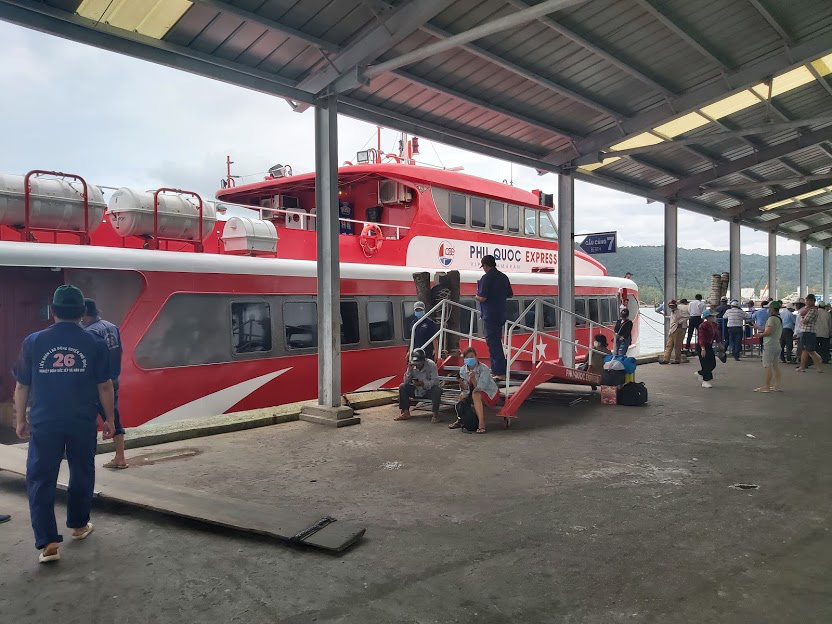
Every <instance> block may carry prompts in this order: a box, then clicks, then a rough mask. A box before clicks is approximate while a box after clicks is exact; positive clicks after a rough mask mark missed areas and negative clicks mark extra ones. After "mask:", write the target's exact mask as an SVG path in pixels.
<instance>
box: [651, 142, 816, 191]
mask: <svg viewBox="0 0 832 624" xmlns="http://www.w3.org/2000/svg"><path fill="white" fill-rule="evenodd" d="M828 139H832V127H829V128H823V129H821V130H815V131H814V132H810V133H807V134H804V135H802V136H798V137H796V138H794V139H792V140H790V141H785V142H783V143H779V144H777V145H773V146H771V147H766V148H763V149H761V150H759V151H758V152H756V153H754V154H750V155H748V156H744V157H742V158H737V159H735V160H729V161H727V162H726V163H724V164H722V165H717V166H716V167H714V168H713V169H712V170H710V171H704V172H702V173H699V174H696V175H692V176H690V177H688V178H685V179H683V180H679V181H678V182H674V183H672V184H667V185H665V186H663V187H661V188H659V189H656V190H657V192H658V193H660V194H662V195H666V196H667V197H674V196H677V195H679V194H680V193H685V192H686V191H693V190H697V189H698V188H699V187H700V186H702V185H703V184H707V183H708V182H712V181H714V180H718V179H719V178H722V177H725V176H727V175H731V174H732V173H738V172H740V171H742V170H743V169H749V168H751V167H754V166H756V165H759V164H762V163H764V162H768V161H770V160H777V159H778V158H780V157H782V156H786V155H788V154H791V153H792V152H796V151H798V150H802V149H804V148H806V147H810V146H812V145H814V144H816V143H820V142H821V141H826V140H828Z"/></svg>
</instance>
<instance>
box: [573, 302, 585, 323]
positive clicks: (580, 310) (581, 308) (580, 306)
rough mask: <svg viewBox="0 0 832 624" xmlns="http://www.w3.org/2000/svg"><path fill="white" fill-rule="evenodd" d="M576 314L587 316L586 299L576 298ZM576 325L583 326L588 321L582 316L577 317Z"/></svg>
mask: <svg viewBox="0 0 832 624" xmlns="http://www.w3.org/2000/svg"><path fill="white" fill-rule="evenodd" d="M575 314H577V315H578V316H583V317H585V316H586V299H577V298H576V299H575ZM575 325H577V326H580V327H582V326H584V325H586V321H585V320H584V319H582V318H576V319H575Z"/></svg>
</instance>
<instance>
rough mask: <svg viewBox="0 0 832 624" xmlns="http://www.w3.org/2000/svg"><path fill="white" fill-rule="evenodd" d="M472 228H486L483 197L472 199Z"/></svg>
mask: <svg viewBox="0 0 832 624" xmlns="http://www.w3.org/2000/svg"><path fill="white" fill-rule="evenodd" d="M471 227H475V228H484V227H485V200H484V199H483V198H482V197H472V198H471Z"/></svg>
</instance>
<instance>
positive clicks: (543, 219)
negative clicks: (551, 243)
mask: <svg viewBox="0 0 832 624" xmlns="http://www.w3.org/2000/svg"><path fill="white" fill-rule="evenodd" d="M540 237H541V238H548V239H549V240H557V237H558V230H557V228H556V227H555V223H554V222H553V221H552V213H551V212H548V211H545V210H541V211H540Z"/></svg>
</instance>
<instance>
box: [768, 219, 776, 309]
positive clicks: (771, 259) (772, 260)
mask: <svg viewBox="0 0 832 624" xmlns="http://www.w3.org/2000/svg"><path fill="white" fill-rule="evenodd" d="M768 298H769V299H777V232H774V231H772V232H769V233H768Z"/></svg>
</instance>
